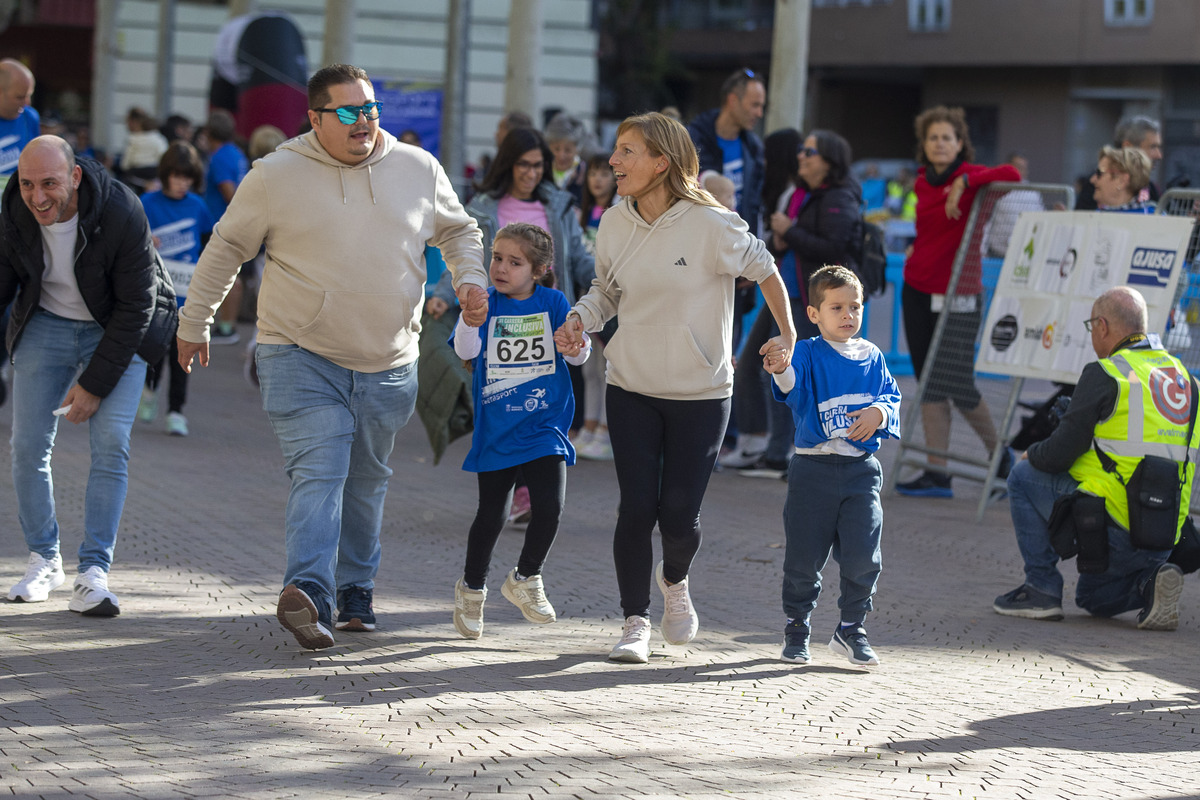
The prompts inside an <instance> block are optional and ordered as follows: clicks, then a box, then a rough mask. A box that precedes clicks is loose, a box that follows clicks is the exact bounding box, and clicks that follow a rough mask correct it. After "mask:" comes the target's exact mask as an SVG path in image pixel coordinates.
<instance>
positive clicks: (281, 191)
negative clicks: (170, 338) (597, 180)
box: [179, 130, 487, 372]
mask: <svg viewBox="0 0 1200 800" xmlns="http://www.w3.org/2000/svg"><path fill="white" fill-rule="evenodd" d="M426 242H428V243H429V244H431V245H433V246H435V247H438V248H440V249H441V251H442V256H443V257H444V258H445V259H446V264H447V266H448V267H449V268H450V271H451V273H452V274H453V275H454V288H455V289H457V288H458V287H459V286H461V285H462V284H474V285H476V286H482V287H486V286H487V274H486V273H485V272H484V268H483V242H482V237H481V236H480V233H479V226H478V225H476V224H475V221H474V220H473V219H472V218H471V217H470V216H469V215H468V214H467V213H466V211H465V210H463V207H462V204H461V203H460V202H459V201H458V197H457V195H455V193H454V189H453V188H452V187H451V186H450V181H449V179H447V177H446V174H445V172H443V171H442V168H441V165H440V164H438V162H437V160H436V159H435V158H434V157H433V156H432V155H430V154H429V153H427V152H425V151H424V150H421V149H420V148H417V147H410V146H409V145H406V144H400V143H399V142H397V141H396V139H395V137H393V136H392V135H391V134H389V133H388V132H386V131H382V130H381V131H380V132H379V136H378V138H377V140H376V144H375V149H374V151H372V153H371V155H370V156H368V157H367V158H366V159H365V160H364V161H362V162H361V163H359V164H356V165H354V166H349V165H347V164H343V163H342V162H340V161H338V160H336V159H335V158H333V157H332V156H330V155H329V154H328V153H327V152H325V149H324V148H323V147H321V144H320V142H319V141H318V140H317V137H316V134H314V133H306V134H304V135H303V136H300V137H297V138H295V139H290V140H288V141H286V142H284V143H283V144H282V145H280V147H279V149H278V150H277V151H276V152H274V153H272V154H270V155H268V156H266V157H264V158H261V159H259V160H258V161H255V162H254V166H253V168H252V169H251V170H250V172H249V174H247V175H246V179H245V180H244V181H242V184H241V185H240V186H239V187H238V190H237V192H236V193H235V194H234V196H233V202H231V203H230V204H229V208H228V209H227V210H226V211H225V214H224V215H223V216H222V217H221V219H220V220H219V221H218V222H217V225H216V227H215V228H214V229H213V234H212V238H211V239H210V240H209V243H208V246H207V247H205V248H204V252H203V253H202V254H201V256H200V261H199V263H197V264H196V272H195V275H194V276H193V277H192V283H191V286H190V287H189V290H188V298H187V303H186V305H184V307H183V309H182V310H181V311H180V314H179V336H180V338H182V339H183V340H184V341H188V342H205V341H208V326H209V325H210V324H211V323H212V320H213V315H214V314H215V312H216V310H217V307H218V306H219V305H220V304H221V301H222V300H223V299H224V297H225V295H226V294H227V293H228V292H229V289H230V287H232V286H233V281H234V278H235V277H236V276H237V273H238V269H239V268H240V266H241V265H242V263H243V262H245V261H249V260H250V259H252V258H254V257H255V255H257V253H258V249H259V245H261V244H266V263H265V266H264V269H263V276H262V285H261V288H260V289H259V296H258V341H259V342H260V343H262V344H296V345H299V346H300V347H303V348H304V349H305V350H309V351H311V352H313V353H316V354H318V355H320V356H323V357H325V358H327V359H329V360H330V361H332V362H334V363H335V364H338V365H339V366H342V367H345V368H346V369H351V370H355V371H358V372H382V371H384V370H387V369H392V368H394V367H397V366H400V365H402V364H408V363H411V362H413V361H415V360H416V359H417V353H418V351H417V336H418V334H419V333H420V331H421V322H420V320H421V310H422V305H423V303H424V298H425V258H424V251H425V243H426Z"/></svg>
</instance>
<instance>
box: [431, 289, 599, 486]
mask: <svg viewBox="0 0 1200 800" xmlns="http://www.w3.org/2000/svg"><path fill="white" fill-rule="evenodd" d="M570 310H571V309H570V306H569V305H568V303H567V298H566V296H565V295H563V293H562V292H560V291H559V290H557V289H547V288H546V287H545V286H535V287H534V289H533V294H532V295H531V296H530V297H528V298H526V299H524V300H513V299H511V298H508V297H506V296H504V295H502V294H499V293H498V292H497V291H496V288H495V287H490V288H489V289H488V316H487V321H486V322H484V323H483V326H481V327H480V329H479V334H480V339H482V347H481V349H480V351H479V355H477V356H476V357H475V360H474V361H473V362H472V363H473V365H474V373H473V376H472V394H473V396H474V398H475V435H474V436H473V437H472V440H471V451H470V452H469V453H467V458H466V460H465V461H464V462H463V469H465V470H467V471H468V472H493V471H495V470H498V469H505V468H506V467H515V466H517V465H518V464H527V463H529V462H530V461H533V460H534V459H537V458H543V457H545V456H553V455H561V456H563V457H565V458H566V462H567V464H568V466H569V465H571V464H574V463H575V448H574V447H572V446H571V441H570V439H569V438H568V437H567V431H568V430H570V428H571V420H572V418H573V417H574V416H575V396H574V393H573V392H572V391H571V376H570V375H569V374H568V372H567V362H566V360H565V359H564V358H563V357H562V354H560V353H559V352H558V351H557V350H556V349H555V348H554V331H556V330H557V329H558V328H559V326H561V325H562V324H563V323H564V322H565V321H566V319H567V312H568V311H570ZM450 339H451V346H453V340H454V337H453V336H452V337H450ZM489 373H490V374H489Z"/></svg>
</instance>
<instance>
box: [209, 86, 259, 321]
mask: <svg viewBox="0 0 1200 800" xmlns="http://www.w3.org/2000/svg"><path fill="white" fill-rule="evenodd" d="M236 130H237V123H236V122H234V119H233V115H232V114H230V113H229V112H228V111H225V110H224V109H220V108H218V109H216V110H215V111H213V112H212V114H210V115H209V117H208V123H207V124H206V125H205V126H204V131H205V133H206V134H207V135H208V152H209V153H211V156H210V157H209V160H208V175H207V176H206V178H205V181H204V202H206V203H208V213H209V214H210V215H211V216H212V218H213V221H214V222H217V221H219V220H220V219H221V215H222V214H224V213H225V209H226V208H228V207H229V201H231V200H232V199H233V193H234V192H235V191H237V187H238V184H240V183H241V182H242V178H245V177H246V173H247V172H248V171H249V170H250V163H249V162H248V161H247V160H246V156H245V154H244V153H242V151H241V148H239V147H238V146H237V145H236V144H234V143H233V135H234V133H235V132H236ZM248 264H250V265H252V264H253V262H248ZM253 269H254V267H253V266H247V265H246V264H244V265H242V271H241V272H239V273H238V277H237V280H236V281H234V283H233V289H231V290H230V292H229V296H228V297H226V298H225V302H224V303H222V304H221V308H220V309H218V311H217V321H216V325H214V326H213V332H212V336H211V338H210V339H209V341H210V342H211V343H212V344H237V343H238V339H239V337H238V333H237V318H238V311H239V310H240V309H241V307H242V294H243V293H244V291H245V281H246V279H247V278H249V277H250V276H249V275H247V274H246V272H247V270H253Z"/></svg>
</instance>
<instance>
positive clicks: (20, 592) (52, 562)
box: [8, 553, 67, 603]
mask: <svg viewBox="0 0 1200 800" xmlns="http://www.w3.org/2000/svg"><path fill="white" fill-rule="evenodd" d="M66 580H67V576H66V575H64V574H63V568H62V556H55V557H54V558H51V559H45V558H42V557H41V556H40V555H38V554H37V553H30V554H29V564H28V566H26V567H25V577H24V578H21V580H19V581H17V582H16V584H14V585H13V587H12V588H11V589H9V590H8V599H9V600H12V601H13V602H15V603H40V602H42V601H44V600H45V599H46V598H47V597H49V596H50V593H51V592H52V591H54V590H55V589H57V588H58V587H60V586H62V585H63V583H65V582H66Z"/></svg>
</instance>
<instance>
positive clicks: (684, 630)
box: [654, 561, 700, 644]
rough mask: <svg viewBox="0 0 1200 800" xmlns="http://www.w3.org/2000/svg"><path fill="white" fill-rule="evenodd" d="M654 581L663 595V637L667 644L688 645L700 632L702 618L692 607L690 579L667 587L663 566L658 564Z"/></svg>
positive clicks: (660, 563)
mask: <svg viewBox="0 0 1200 800" xmlns="http://www.w3.org/2000/svg"><path fill="white" fill-rule="evenodd" d="M654 580H656V581H658V588H659V589H661V590H662V593H663V603H664V605H665V606H666V607H665V608H664V609H663V617H662V635H663V638H664V639H666V640H667V644H687V643H688V642H690V641H691V640H692V637H693V636H695V635H696V631H698V630H700V618H699V617H698V616H696V609H695V608H693V607H692V597H691V595H690V594H688V579H687V578H684V579H683V580H681V581H680V582H679V583H676V584H672V585H670V586H668V585H667V581H666V579H664V578H663V565H662V562H661V561H660V562H658V566H657V567H655V569H654Z"/></svg>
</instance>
